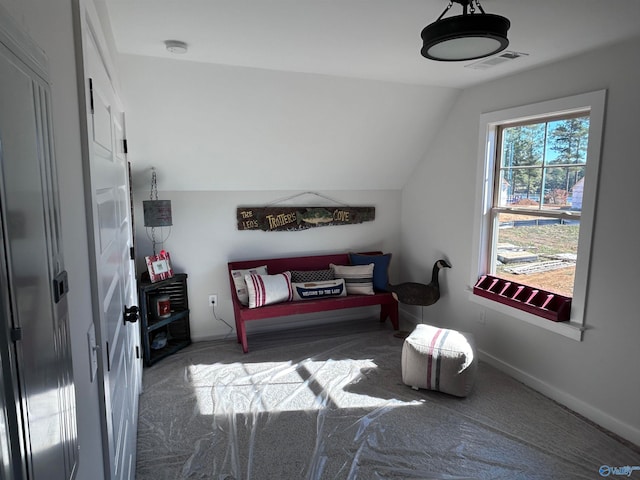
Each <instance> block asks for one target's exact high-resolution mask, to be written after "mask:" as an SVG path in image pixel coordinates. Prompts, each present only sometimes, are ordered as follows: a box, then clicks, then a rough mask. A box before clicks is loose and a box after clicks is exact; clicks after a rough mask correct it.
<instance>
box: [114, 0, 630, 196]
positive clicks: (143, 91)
mask: <svg viewBox="0 0 640 480" xmlns="http://www.w3.org/2000/svg"><path fill="white" fill-rule="evenodd" d="M102 3H103V6H105V7H106V9H103V11H105V12H107V13H106V15H107V16H108V18H107V19H105V20H107V21H108V22H110V24H111V31H112V34H113V39H114V44H115V46H116V50H117V51H118V53H119V54H120V56H119V58H118V59H116V60H117V63H118V64H119V69H120V72H121V76H122V87H123V95H124V97H125V101H126V105H127V109H128V113H129V115H128V121H127V126H128V134H129V137H130V142H131V153H130V155H129V158H130V159H131V160H132V163H133V169H134V173H135V174H136V176H135V178H144V176H145V172H148V170H149V168H150V166H152V165H153V166H155V167H156V168H157V169H158V175H159V178H160V184H161V188H165V189H174V190H210V189H211V190H216V189H222V190H225V189H227V190H236V189H267V190H274V189H275V190H281V189H332V188H333V189H342V188H353V189H375V188H390V189H397V188H402V186H403V185H404V183H405V182H406V181H407V179H408V178H409V176H410V175H411V172H412V171H413V169H414V168H415V166H416V165H417V164H418V162H420V161H421V160H422V157H423V155H424V152H425V151H427V149H428V144H429V141H430V139H432V138H433V137H434V135H436V134H437V132H438V128H439V125H440V121H441V119H442V118H443V117H444V116H446V114H447V112H448V110H449V108H450V107H451V105H452V103H453V101H454V99H455V96H456V95H457V94H458V93H459V92H460V89H463V88H466V87H469V86H472V85H475V84H479V83H484V82H487V81H490V80H492V79H494V78H498V77H502V76H506V75H509V74H513V73H515V72H518V71H522V70H527V69H531V68H534V67H536V66H538V65H542V64H545V63H549V62H552V61H556V60H560V59H562V58H566V57H569V56H573V55H576V54H579V53H581V52H584V51H587V50H591V49H594V48H597V47H599V46H604V45H608V44H612V43H615V42H618V41H621V40H624V39H627V38H630V37H635V36H639V35H640V22H639V21H638V19H640V2H638V1H637V0H613V1H611V0H536V1H513V0H485V1H483V2H481V3H482V5H483V7H484V9H485V11H487V12H488V13H496V14H500V15H504V16H506V17H508V18H509V19H510V20H511V24H512V25H511V29H510V31H509V37H510V42H511V43H510V46H509V50H514V51H517V52H523V53H526V54H527V55H526V56H524V57H522V58H519V59H517V60H514V61H512V62H508V63H503V64H501V65H499V66H496V67H493V68H491V69H489V70H474V69H471V68H468V66H467V65H468V63H470V62H467V63H465V62H462V63H439V62H432V61H429V60H426V59H424V58H423V57H421V56H420V53H419V50H420V46H421V45H420V31H421V30H422V28H424V26H426V25H427V24H428V23H431V22H432V21H434V20H435V19H436V18H437V17H438V16H439V15H440V13H442V11H443V10H444V8H445V7H446V5H447V2H446V1H443V0H393V1H389V0H385V1H382V0H331V1H330V0H313V1H312V0H269V1H264V0H248V1H244V2H238V1H234V0H226V1H218V0H182V1H180V2H176V1H171V0H148V1H147V0H135V1H134V0H104V1H103V2H102ZM459 13H460V7H459V6H458V5H454V6H453V7H452V9H451V10H450V12H449V13H448V14H447V15H454V14H459ZM167 39H177V40H182V41H185V42H186V43H187V44H188V45H189V51H188V53H186V54H185V55H180V56H176V55H174V54H170V53H169V52H167V51H166V50H165V48H164V45H163V42H164V40H167ZM630 61H632V60H631V59H630ZM329 172H333V174H330V173H329Z"/></svg>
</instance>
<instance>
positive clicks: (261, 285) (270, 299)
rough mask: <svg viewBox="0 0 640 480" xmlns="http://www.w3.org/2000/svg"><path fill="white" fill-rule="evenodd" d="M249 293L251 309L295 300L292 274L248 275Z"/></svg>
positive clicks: (246, 278)
mask: <svg viewBox="0 0 640 480" xmlns="http://www.w3.org/2000/svg"><path fill="white" fill-rule="evenodd" d="M244 279H245V281H246V282H247V290H248V291H249V308H258V307H262V306H264V305H270V304H272V303H279V302H290V301H291V300H293V290H292V289H291V272H283V273H278V274H276V275H255V274H252V275H246V276H245V277H244Z"/></svg>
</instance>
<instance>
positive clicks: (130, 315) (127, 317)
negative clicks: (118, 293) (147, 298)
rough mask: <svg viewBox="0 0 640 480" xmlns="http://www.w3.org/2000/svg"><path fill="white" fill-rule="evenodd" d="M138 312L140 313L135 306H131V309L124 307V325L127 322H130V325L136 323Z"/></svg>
mask: <svg viewBox="0 0 640 480" xmlns="http://www.w3.org/2000/svg"><path fill="white" fill-rule="evenodd" d="M139 312H140V309H139V308H138V307H137V306H136V305H133V306H131V307H127V306H126V305H125V306H124V313H123V318H124V323H125V324H126V323H127V322H131V323H135V322H137V321H138V316H139V315H138V313H139Z"/></svg>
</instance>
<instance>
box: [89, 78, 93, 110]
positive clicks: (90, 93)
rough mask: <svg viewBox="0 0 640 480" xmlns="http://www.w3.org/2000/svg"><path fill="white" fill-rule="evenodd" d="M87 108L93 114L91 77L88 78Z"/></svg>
mask: <svg viewBox="0 0 640 480" xmlns="http://www.w3.org/2000/svg"><path fill="white" fill-rule="evenodd" d="M89 108H90V109H91V115H93V78H90V79H89Z"/></svg>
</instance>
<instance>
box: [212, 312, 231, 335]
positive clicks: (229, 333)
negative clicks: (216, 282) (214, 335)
mask: <svg viewBox="0 0 640 480" xmlns="http://www.w3.org/2000/svg"><path fill="white" fill-rule="evenodd" d="M211 311H212V312H213V318H214V319H215V320H218V321H219V322H222V323H224V324H225V325H226V326H227V327H229V331H228V332H227V334H226V335H225V336H224V338H223V339H222V340H226V339H227V338H229V335H231V333H232V332H233V327H232V326H231V325H229V324H228V323H227V322H226V320H225V319H224V318H218V316H217V315H216V306H215V305H211Z"/></svg>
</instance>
